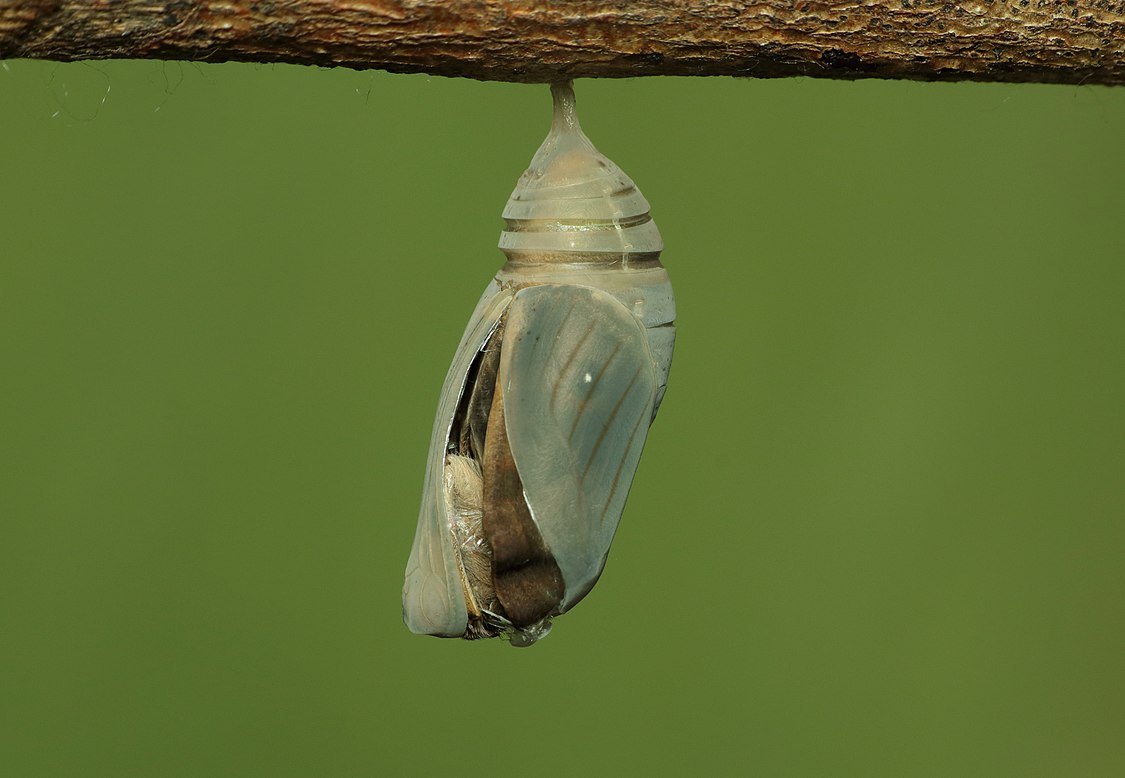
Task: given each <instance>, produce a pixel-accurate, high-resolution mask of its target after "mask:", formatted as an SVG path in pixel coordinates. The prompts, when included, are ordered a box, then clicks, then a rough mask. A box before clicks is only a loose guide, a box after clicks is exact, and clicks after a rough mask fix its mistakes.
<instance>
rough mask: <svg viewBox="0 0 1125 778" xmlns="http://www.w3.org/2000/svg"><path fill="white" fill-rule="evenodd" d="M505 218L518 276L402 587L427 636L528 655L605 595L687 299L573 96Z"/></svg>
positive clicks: (507, 250)
mask: <svg viewBox="0 0 1125 778" xmlns="http://www.w3.org/2000/svg"><path fill="white" fill-rule="evenodd" d="M551 91H552V95H553V98H554V116H553V119H552V123H551V129H550V132H549V133H548V135H547V137H546V139H545V140H544V141H543V143H542V145H541V146H540V147H539V150H538V151H537V152H536V153H535V156H534V157H533V158H532V160H531V165H530V166H529V167H528V169H527V170H526V171H525V172H524V174H523V175H522V176H521V177H520V179H519V181H518V183H517V184H516V188H515V190H514V191H513V192H512V195H511V197H510V198H509V200H508V204H507V206H506V207H505V208H504V213H503V218H504V231H503V233H502V234H501V236H500V249H501V251H503V253H504V255H505V256H506V257H507V262H506V264H505V265H504V266H503V267H502V268H501V269H500V271H499V272H498V273H497V274H496V277H495V278H493V280H492V282H491V283H490V284H489V285H488V287H487V289H485V292H484V294H483V295H482V296H481V298H480V302H479V303H478V304H477V307H476V310H475V311H474V313H473V315H472V318H471V319H470V320H469V325H468V327H467V328H466V330H465V334H464V336H463V337H462V339H461V344H460V346H459V347H458V349H457V352H456V355H455V356H454V358H453V364H452V366H451V367H450V369H449V373H448V375H447V376H446V379H445V385H444V386H443V388H442V393H441V400H440V402H439V404H438V411H437V419H436V421H435V422H434V428H433V436H432V438H431V444H430V453H429V459H428V462H427V467H426V479H425V485H424V489H423V494H422V508H421V513H420V515H419V517H418V527H417V530H416V532H415V536H414V546H413V548H412V550H411V552H410V560H409V562H408V563H407V568H406V582H405V585H404V587H403V617H404V620H405V622H406V624H407V626H408V627H409V628H410V630H411V631H412V632H415V633H419V634H426V635H437V636H441V637H463V638H468V639H474V638H483V637H497V636H503V637H507V638H508V639H509V640H510V641H511V643H512V644H513V645H517V646H526V645H531V644H532V643H534V642H535V641H536V640H538V639H539V638H541V637H543V636H544V635H546V633H547V632H548V631H549V630H550V627H551V619H552V618H553V617H554V616H557V615H559V614H561V613H565V612H566V611H568V610H570V609H571V608H572V607H574V605H575V604H577V603H578V601H579V600H581V599H582V598H583V597H585V596H586V594H587V593H588V592H589V591H590V589H591V588H592V587H593V585H594V583H595V582H596V581H597V579H598V576H599V575H600V574H601V571H602V568H603V566H604V565H605V562H606V557H607V555H608V554H609V546H610V542H611V541H612V540H613V535H614V532H615V531H616V529H617V524H618V521H619V520H620V518H621V512H622V510H623V508H624V506H625V498H626V496H627V494H628V492H629V486H630V484H631V482H632V480H633V475H634V472H635V471H636V469H637V462H638V460H639V458H640V455H641V448H642V447H643V446H644V442H645V437H646V436H647V434H648V427H649V425H650V424H651V423H652V420H653V418H654V417H655V415H656V411H657V408H659V407H660V402H661V400H662V398H663V396H664V390H665V387H666V385H667V382H668V370H669V367H670V366H671V362H672V347H673V343H674V340H675V326H674V324H673V322H674V320H675V302H674V299H673V296H672V287H671V284H670V283H669V281H668V274H667V273H666V271H665V270H664V267H663V265H661V263H660V252H661V250H662V249H663V247H664V244H663V242H662V240H661V238H660V233H659V232H658V231H657V229H656V224H655V223H654V222H653V221H652V218H651V217H650V216H649V204H648V202H647V201H646V200H645V198H644V196H643V195H641V193H640V190H638V189H637V187H636V185H635V184H634V183H633V182H632V180H631V179H630V178H629V177H628V176H626V175H625V173H623V172H622V171H621V169H620V168H618V167H617V165H615V164H614V163H613V162H611V161H610V160H609V159H607V158H606V157H604V156H603V155H602V154H600V153H599V152H598V150H597V149H595V148H594V145H593V144H592V143H591V142H590V140H589V139H588V138H587V137H586V135H585V134H583V132H582V128H581V127H580V126H579V124H578V117H577V114H576V112H575V103H574V92H573V91H572V89H571V86H570V84H569V83H566V84H556V85H554V86H552V87H551Z"/></svg>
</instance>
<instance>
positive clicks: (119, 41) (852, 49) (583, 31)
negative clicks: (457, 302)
mask: <svg viewBox="0 0 1125 778" xmlns="http://www.w3.org/2000/svg"><path fill="white" fill-rule="evenodd" d="M6 57H32V58H38V59H51V60H63V61H68V60H80V59H106V58H147V59H179V60H196V61H208V62H222V61H229V60H237V61H242V62H291V63H300V64H306V65H321V66H343V67H349V68H356V69H365V68H381V69H384V70H390V71H395V72H411V73H415V72H422V73H432V74H435V75H443V76H467V77H469V78H477V79H485V80H497V81H529V82H542V81H555V80H558V79H560V78H564V77H565V78H573V77H578V76H602V77H622V76H648V75H698V76H704V75H706V76H719V75H725V76H755V77H765V78H771V77H777V76H796V75H803V76H820V77H826V78H865V77H875V78H910V79H922V80H935V81H936V80H944V81H956V80H974V81H1044V82H1057V83H1072V84H1077V83H1095V84H1122V83H1125V0H960V1H959V2H949V1H947V0H759V2H748V1H745V0H727V1H726V2H723V1H721V0H696V1H695V2H693V1H692V0H636V1H634V2H605V1H604V0H572V1H571V2H550V0H194V1H192V0H164V1H163V2H160V1H158V0H0V58H6Z"/></svg>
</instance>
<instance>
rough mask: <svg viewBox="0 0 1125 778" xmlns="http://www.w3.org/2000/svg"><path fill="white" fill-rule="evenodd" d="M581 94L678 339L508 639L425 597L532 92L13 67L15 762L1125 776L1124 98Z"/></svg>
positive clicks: (2, 280)
mask: <svg viewBox="0 0 1125 778" xmlns="http://www.w3.org/2000/svg"><path fill="white" fill-rule="evenodd" d="M577 92H578V99H579V108H580V115H581V117H582V121H583V124H584V126H585V128H586V130H587V132H588V133H589V135H590V136H591V137H592V138H593V139H594V141H595V143H597V144H598V146H599V147H600V149H601V150H602V151H603V152H605V153H606V154H607V155H608V156H609V157H610V158H612V159H613V160H615V161H616V162H618V163H619V164H620V165H621V166H622V167H623V168H624V169H625V170H626V171H627V172H628V173H629V174H630V175H631V176H632V177H633V178H634V179H635V180H636V181H637V182H638V184H639V185H640V187H641V188H642V189H643V190H644V192H645V194H646V195H647V197H648V199H649V200H650V201H651V202H652V204H653V214H654V216H655V218H656V220H657V222H658V224H659V225H660V228H661V230H662V232H663V234H664V238H665V242H666V244H667V249H666V251H665V254H664V260H665V264H666V265H667V267H668V269H669V271H670V272H671V274H672V278H673V281H674V283H675V286H676V290H677V295H678V300H679V316H680V318H679V343H678V349H677V354H676V360H675V364H674V366H673V370H672V380H671V385H670V387H669V392H668V396H667V399H666V401H665V404H664V406H663V409H662V410H661V414H660V418H659V419H658V420H657V422H656V425H655V426H654V427H653V430H652V433H651V435H650V437H649V442H648V446H647V450H646V452H645V456H644V458H643V459H642V462H641V467H640V471H639V473H638V476H637V479H636V481H635V483H634V485H633V490H632V493H631V496H630V500H629V505H628V507H627V509H626V512H625V516H624V520H623V522H622V524H621V529H620V531H619V532H618V536H617V539H616V541H615V543H614V548H613V553H612V554H611V557H610V563H609V565H608V566H607V568H606V571H605V574H604V576H603V578H602V580H601V582H600V583H599V585H598V587H597V589H596V590H595V591H594V593H593V594H592V595H591V596H590V597H589V598H588V599H586V600H585V601H584V602H583V603H582V604H581V605H580V606H579V607H578V608H576V609H575V610H574V611H573V612H571V613H570V614H568V615H566V616H564V617H562V618H561V619H559V620H558V622H557V623H556V626H555V630H554V632H553V634H552V635H551V636H550V637H549V638H548V639H547V640H545V641H544V642H543V643H541V644H539V645H537V646H535V647H534V648H531V649H528V650H516V649H512V648H510V647H508V646H507V645H505V644H503V643H501V642H499V641H490V642H480V643H473V644H470V643H463V642H461V641H442V640H437V639H434V638H425V637H416V636H413V635H411V634H409V633H408V632H407V630H406V629H405V628H404V627H403V625H402V623H401V620H400V600H399V596H400V588H401V584H402V572H403V568H404V565H405V563H406V557H407V554H408V552H409V549H410V544H411V540H412V538H413V534H414V524H415V517H416V511H417V503H418V499H419V496H420V492H421V483H422V474H423V469H424V465H425V456H426V448H427V444H428V439H429V431H430V426H431V424H432V417H433V413H434V409H435V407H436V402H437V395H438V390H439V388H440V386H441V382H442V379H443V377H444V374H445V370H446V368H447V365H448V361H449V359H450V357H451V356H452V353H453V350H454V347H455V346H456V344H457V341H458V339H459V337H460V334H461V331H462V328H463V327H464V324H465V322H466V320H467V318H468V316H469V313H470V312H471V310H472V308H473V305H474V303H475V301H476V299H477V297H478V295H479V294H480V292H481V290H482V289H483V288H484V285H485V284H486V283H487V281H488V279H489V278H490V277H491V275H492V274H493V272H494V271H495V270H496V269H497V268H498V267H499V265H500V263H501V261H502V257H501V255H500V253H499V252H498V251H497V250H496V249H495V244H496V240H497V238H498V236H499V231H500V226H501V222H500V218H499V215H500V210H501V208H502V206H503V204H504V201H505V199H506V198H507V196H508V194H509V192H510V191H511V188H512V186H513V185H514V183H515V181H516V178H517V177H518V176H519V174H520V172H521V171H522V170H523V168H524V167H525V166H526V164H527V162H528V161H529V160H530V158H531V155H532V153H533V152H534V151H535V149H536V147H537V145H538V143H539V142H540V140H541V139H542V137H543V135H544V134H545V133H546V130H547V126H548V122H549V113H550V98H549V95H548V91H547V89H546V87H539V86H526V85H510V84H487V83H476V82H472V81H464V80H450V79H440V78H429V77H425V76H392V75H387V74H383V73H360V72H352V71H346V70H336V71H327V70H317V69H310V68H298V67H282V66H277V67H261V66H250V65H209V66H203V65H194V64H180V63H159V62H101V63H80V64H71V65H60V64H52V63H35V62H26V61H13V62H7V63H3V65H2V67H0V118H2V137H3V143H4V148H3V153H2V155H0V400H2V402H0V479H2V480H0V761H2V762H3V764H5V765H6V768H5V770H4V772H5V773H6V774H7V775H13V776H103V775H104V776H219V775H231V776H246V775H269V776H284V775H293V776H311V775H318V776H319V775H333V776H360V775H377V774H455V773H456V774H466V775H485V774H495V773H497V772H499V773H516V774H526V773H531V774H535V775H574V774H605V773H620V774H641V773H659V774H676V773H681V774H688V773H692V774H710V773H715V774H732V773H735V772H738V773H743V774H747V773H748V774H754V775H768V776H775V775H776V776H788V775H793V776H812V775H816V776H820V775H845V776H851V775H854V776H904V775H911V776H913V775H919V776H969V775H980V776H1121V775H1125V737H1123V732H1125V599H1123V597H1125V409H1123V398H1125V142H1123V141H1125V89H1116V90H1110V89H1105V88H1098V87H1078V88H1076V87H1067V86H1040V85H1029V86H1013V85H982V84H959V85H956V84H954V85H950V84H944V85H934V84H929V85H928V84H918V83H906V82H875V81H867V82H858V83H845V82H839V83H833V82H828V81H814V80H808V79H794V80H784V81H753V80H741V81H736V80H731V79H710V80H704V79H696V80H691V79H645V80H634V81H580V82H578V84H577Z"/></svg>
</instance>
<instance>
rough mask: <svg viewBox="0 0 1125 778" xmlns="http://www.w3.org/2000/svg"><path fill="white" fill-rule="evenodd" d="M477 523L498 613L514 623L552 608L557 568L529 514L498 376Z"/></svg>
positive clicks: (561, 588)
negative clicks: (486, 548)
mask: <svg viewBox="0 0 1125 778" xmlns="http://www.w3.org/2000/svg"><path fill="white" fill-rule="evenodd" d="M484 452H485V456H484V463H483V464H484V468H483V470H484V502H483V513H484V515H483V518H482V525H483V528H484V534H485V537H487V538H488V542H489V545H491V546H492V579H493V584H494V586H495V587H496V597H497V599H498V600H499V601H500V604H501V605H503V606H504V614H505V615H506V616H507V618H508V619H509V620H510V621H511V622H512V623H513V624H515V625H516V626H517V627H525V626H528V625H530V624H534V623H535V622H537V621H539V620H540V619H542V618H543V617H545V616H549V615H551V614H552V613H554V612H555V611H556V609H557V608H558V606H559V603H561V602H562V598H563V595H564V594H565V593H566V586H565V584H564V583H563V577H562V571H561V570H560V569H559V566H558V563H557V562H555V558H554V556H552V555H551V552H550V550H549V549H548V548H547V545H546V543H544V542H543V536H542V535H541V534H540V532H539V528H538V527H537V526H536V524H535V521H534V520H533V519H532V517H531V509H530V508H528V506H527V502H526V500H525V498H524V494H523V482H522V480H521V479H520V475H519V471H518V470H517V469H516V463H515V459H514V458H513V456H512V447H511V443H510V442H509V440H508V430H507V423H506V421H505V419H504V387H503V381H502V380H498V381H497V382H496V387H495V390H494V392H493V395H492V409H491V411H490V412H489V414H488V433H487V435H486V438H485V445H484Z"/></svg>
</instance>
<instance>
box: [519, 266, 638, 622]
mask: <svg viewBox="0 0 1125 778" xmlns="http://www.w3.org/2000/svg"><path fill="white" fill-rule="evenodd" d="M500 375H501V377H502V380H504V381H505V387H504V391H505V398H506V399H505V419H506V421H507V427H508V436H509V439H510V443H511V448H512V455H513V458H514V460H515V463H516V467H517V469H518V470H519V474H520V478H521V479H522V481H523V488H524V494H525V496H526V498H527V502H528V505H529V507H530V509H531V514H532V516H533V518H534V520H535V522H536V524H537V525H538V527H539V530H540V532H541V533H542V535H543V539H544V541H545V542H546V544H547V546H548V548H549V549H550V551H551V552H552V554H553V555H554V557H555V560H556V562H557V563H558V565H559V568H560V569H561V571H562V574H563V578H564V580H565V582H566V594H565V597H564V600H563V602H562V604H561V608H560V612H562V611H566V610H568V609H569V608H570V607H572V606H573V605H574V604H575V603H577V602H578V600H580V599H581V598H582V597H583V596H584V595H585V594H586V593H587V592H588V591H589V590H590V588H591V587H592V586H593V585H594V583H595V582H596V581H597V578H598V576H599V575H600V574H601V570H602V567H603V566H604V565H605V560H606V556H607V554H608V553H609V546H610V542H611V541H612V540H613V535H614V532H615V531H616V529H617V524H618V521H619V520H620V518H621V512H622V509H623V508H624V507H625V499H626V497H627V496H628V492H629V486H630V484H631V482H632V480H633V474H634V472H635V471H636V469H637V462H638V461H639V459H640V455H641V449H642V448H643V446H644V442H645V437H646V436H647V434H648V426H649V423H650V421H651V419H652V412H653V403H654V399H655V396H656V390H657V380H656V371H655V369H654V367H653V360H652V356H651V353H650V349H649V344H648V338H647V337H646V334H645V330H644V327H643V326H642V325H641V323H640V322H639V321H638V320H637V319H636V317H634V316H633V315H632V313H631V312H630V311H629V309H628V308H626V307H625V305H624V304H622V303H621V302H620V301H619V300H618V299H616V298H615V297H614V296H612V295H611V294H609V293H607V292H604V291H601V290H598V289H594V288H592V287H587V286H570V285H559V284H542V285H537V286H531V287H527V288H524V289H522V290H520V291H519V292H517V293H516V296H515V298H514V300H513V301H512V305H511V308H510V309H509V312H508V321H507V324H506V326H505V332H504V344H503V354H502V356H501V369H500Z"/></svg>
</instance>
